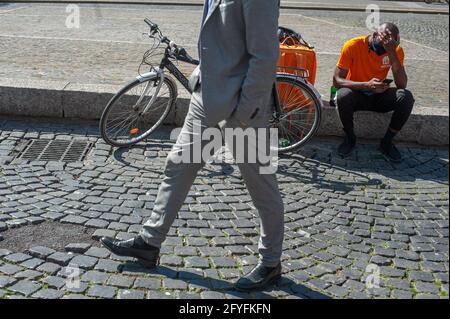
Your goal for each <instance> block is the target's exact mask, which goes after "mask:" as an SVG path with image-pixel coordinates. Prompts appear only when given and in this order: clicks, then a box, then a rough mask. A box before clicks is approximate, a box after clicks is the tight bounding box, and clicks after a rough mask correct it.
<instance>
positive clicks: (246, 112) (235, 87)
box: [189, 0, 279, 123]
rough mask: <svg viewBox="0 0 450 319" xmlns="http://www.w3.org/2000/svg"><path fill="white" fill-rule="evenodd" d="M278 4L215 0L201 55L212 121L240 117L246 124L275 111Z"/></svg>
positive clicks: (196, 75) (194, 80)
mask: <svg viewBox="0 0 450 319" xmlns="http://www.w3.org/2000/svg"><path fill="white" fill-rule="evenodd" d="M278 18H279V0H214V1H213V3H212V6H211V8H210V10H209V13H208V14H207V15H206V16H205V17H204V22H203V24H202V28H201V31H200V37H199V41H198V50H199V57H200V61H201V63H200V66H199V67H197V68H196V69H195V70H194V72H193V73H192V75H191V77H190V80H189V83H190V88H191V89H194V88H195V87H196V86H197V84H198V82H199V79H200V77H201V86H202V98H203V104H204V108H205V113H206V116H207V119H208V122H211V123H217V122H220V121H222V120H224V119H227V118H229V117H230V116H231V115H233V116H236V118H238V119H239V120H241V121H243V122H247V121H248V120H250V119H252V118H255V117H257V116H258V114H261V113H264V112H266V111H267V108H269V107H270V106H271V101H273V100H272V99H271V96H272V87H273V84H274V81H275V76H276V65H277V62H278V58H279V43H278V36H277V32H278Z"/></svg>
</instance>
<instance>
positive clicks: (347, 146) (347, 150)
mask: <svg viewBox="0 0 450 319" xmlns="http://www.w3.org/2000/svg"><path fill="white" fill-rule="evenodd" d="M355 145H356V137H355V136H354V135H353V136H351V135H348V134H347V135H345V138H344V141H343V142H342V144H341V145H339V147H338V154H339V156H342V157H348V156H350V155H351V154H352V152H353V149H354V148H355Z"/></svg>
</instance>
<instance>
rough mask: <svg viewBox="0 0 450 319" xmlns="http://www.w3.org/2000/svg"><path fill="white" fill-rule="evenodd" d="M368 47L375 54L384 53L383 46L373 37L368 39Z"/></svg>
mask: <svg viewBox="0 0 450 319" xmlns="http://www.w3.org/2000/svg"><path fill="white" fill-rule="evenodd" d="M369 47H370V49H371V50H372V51H374V52H375V53H376V54H377V55H383V54H385V53H386V50H385V49H384V47H383V46H382V45H381V44H380V43H379V42H378V41H377V40H375V39H374V38H373V37H372V39H371V40H370V43H369Z"/></svg>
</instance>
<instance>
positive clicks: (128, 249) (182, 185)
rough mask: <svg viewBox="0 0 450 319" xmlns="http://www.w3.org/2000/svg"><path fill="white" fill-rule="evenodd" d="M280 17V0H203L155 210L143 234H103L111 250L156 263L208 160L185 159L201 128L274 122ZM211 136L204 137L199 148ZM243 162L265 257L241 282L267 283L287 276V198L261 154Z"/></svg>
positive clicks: (246, 285) (247, 285) (248, 285)
mask: <svg viewBox="0 0 450 319" xmlns="http://www.w3.org/2000/svg"><path fill="white" fill-rule="evenodd" d="M278 17H279V0H205V10H204V15H203V22H202V27H201V31H200V38H199V42H198V49H199V56H200V66H199V67H198V68H196V70H195V71H194V72H193V74H192V76H191V78H190V81H189V83H190V86H191V89H192V90H193V95H192V99H191V103H190V107H189V111H188V115H187V117H186V119H185V122H184V126H183V128H182V130H181V133H180V135H179V137H178V139H177V142H176V144H175V145H174V147H173V149H172V151H171V152H170V154H169V156H168V158H167V161H166V167H165V171H164V174H165V177H164V180H163V182H162V184H161V186H160V188H159V192H158V196H157V198H156V201H155V204H154V209H153V213H152V215H151V217H150V219H149V220H148V221H147V222H146V223H145V225H144V226H143V229H142V231H141V232H140V234H139V236H137V237H135V238H133V239H131V240H126V241H118V240H114V239H113V238H102V243H103V245H104V246H105V247H107V248H108V249H109V250H111V251H112V252H113V253H115V254H117V255H121V256H131V257H135V258H138V260H139V261H141V262H142V263H144V264H145V265H147V266H148V267H155V266H156V265H157V263H158V259H159V250H160V247H161V244H162V243H163V242H164V240H165V238H166V235H167V233H168V231H169V229H170V227H171V225H172V223H173V221H174V219H175V218H176V216H177V214H178V211H179V210H180V208H181V206H182V205H183V203H184V201H185V199H186V196H187V194H188V192H189V190H190V188H191V186H192V184H193V182H194V180H195V178H196V175H197V172H198V171H199V170H200V169H201V168H202V167H203V166H204V164H205V161H206V160H207V159H205V158H203V159H202V161H201V163H192V162H191V163H184V162H180V160H179V158H180V156H181V154H183V152H189V151H191V152H192V149H195V146H193V143H197V142H192V140H191V139H192V136H193V135H194V131H195V129H196V128H198V129H200V130H201V131H204V130H205V129H207V128H211V127H220V128H221V129H222V130H223V129H224V128H241V129H246V128H263V129H267V128H268V124H269V119H270V116H271V108H272V105H273V95H272V87H273V85H274V82H275V75H276V64H277V62H278V57H279V44H278V37H277V31H278ZM208 142H209V141H208V140H201V141H198V143H201V145H199V146H200V148H201V149H203V147H204V146H205V144H206V143H208ZM238 142H242V143H243V142H244V141H238ZM186 146H190V147H186ZM231 151H232V152H233V153H234V155H236V153H235V152H236V151H235V150H231ZM211 155H212V154H211ZM237 164H238V166H239V170H240V171H241V174H242V176H243V178H244V181H245V183H246V185H247V188H248V191H249V193H250V196H251V198H252V200H253V202H254V205H255V207H256V208H257V210H258V212H259V215H260V218H261V238H260V241H259V253H260V257H261V258H260V263H259V264H258V265H257V266H256V267H255V268H254V269H253V270H252V271H250V273H248V274H247V275H245V276H243V277H242V278H240V279H239V280H238V282H237V283H236V285H235V288H236V289H239V290H246V291H247V290H255V289H262V288H264V287H266V286H267V285H269V284H271V283H273V282H275V281H276V280H278V279H279V278H280V277H281V263H280V260H281V253H282V244H283V238H284V216H283V214H284V208H283V202H282V199H281V195H280V192H279V189H278V183H277V180H276V175H275V174H274V173H271V174H261V170H260V168H261V165H262V164H261V163H260V162H256V163H251V162H249V161H244V162H242V163H237Z"/></svg>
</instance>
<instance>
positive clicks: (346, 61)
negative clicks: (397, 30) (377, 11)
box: [336, 36, 405, 82]
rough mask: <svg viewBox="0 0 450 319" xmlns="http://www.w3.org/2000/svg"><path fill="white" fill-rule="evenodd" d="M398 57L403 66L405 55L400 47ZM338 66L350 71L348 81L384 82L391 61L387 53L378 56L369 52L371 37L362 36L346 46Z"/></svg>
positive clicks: (343, 48)
mask: <svg viewBox="0 0 450 319" xmlns="http://www.w3.org/2000/svg"><path fill="white" fill-rule="evenodd" d="M397 55H398V59H399V60H400V63H401V64H402V65H403V62H404V59H405V53H404V52H403V49H402V48H401V47H400V46H398V47H397ZM336 66H337V67H338V68H340V69H344V70H348V71H349V72H348V74H347V80H351V81H355V82H367V81H370V80H372V79H373V78H377V79H380V80H381V81H382V80H384V79H386V77H387V75H388V73H389V70H390V69H391V61H389V56H388V54H387V53H386V54H383V55H378V54H376V53H375V52H373V51H372V50H370V51H369V37H368V36H362V37H357V38H353V39H351V40H349V41H347V42H346V43H345V44H344V46H343V47H342V51H341V56H340V57H339V61H338V63H337V65H336Z"/></svg>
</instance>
